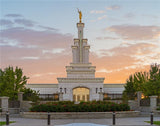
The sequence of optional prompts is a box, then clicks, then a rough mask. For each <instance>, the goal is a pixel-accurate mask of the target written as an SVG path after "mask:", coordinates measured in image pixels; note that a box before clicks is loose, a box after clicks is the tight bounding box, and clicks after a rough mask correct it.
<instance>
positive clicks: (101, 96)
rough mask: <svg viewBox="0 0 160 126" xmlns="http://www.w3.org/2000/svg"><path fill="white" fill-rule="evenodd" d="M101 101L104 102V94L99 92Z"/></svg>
mask: <svg viewBox="0 0 160 126" xmlns="http://www.w3.org/2000/svg"><path fill="white" fill-rule="evenodd" d="M99 100H100V101H103V92H99Z"/></svg>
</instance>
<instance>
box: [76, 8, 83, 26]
mask: <svg viewBox="0 0 160 126" xmlns="http://www.w3.org/2000/svg"><path fill="white" fill-rule="evenodd" d="M77 9H78V8H77ZM78 13H79V22H80V23H81V22H82V21H81V19H82V12H81V11H80V10H79V9H78Z"/></svg>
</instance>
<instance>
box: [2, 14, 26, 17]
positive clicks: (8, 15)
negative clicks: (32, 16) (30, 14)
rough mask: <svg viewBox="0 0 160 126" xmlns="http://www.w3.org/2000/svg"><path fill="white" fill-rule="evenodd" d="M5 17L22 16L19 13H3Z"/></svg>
mask: <svg viewBox="0 0 160 126" xmlns="http://www.w3.org/2000/svg"><path fill="white" fill-rule="evenodd" d="M5 16H6V17H23V16H22V15H20V14H7V15H5Z"/></svg>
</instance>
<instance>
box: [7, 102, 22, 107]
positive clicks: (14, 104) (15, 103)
mask: <svg viewBox="0 0 160 126" xmlns="http://www.w3.org/2000/svg"><path fill="white" fill-rule="evenodd" d="M19 107H20V101H9V108H19Z"/></svg>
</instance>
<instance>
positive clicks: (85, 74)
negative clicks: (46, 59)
mask: <svg viewBox="0 0 160 126" xmlns="http://www.w3.org/2000/svg"><path fill="white" fill-rule="evenodd" d="M78 12H79V18H80V21H79V23H77V29H78V35H77V38H75V39H74V43H73V45H72V46H71V48H72V62H71V63H70V65H69V66H66V73H67V77H64V78H57V80H58V84H27V87H30V88H32V89H34V90H37V91H38V90H39V91H40V94H58V97H59V100H60V101H75V102H78V101H92V100H96V101H97V100H103V99H104V97H108V96H109V95H108V94H109V93H110V94H113V93H115V94H122V92H123V90H124V84H104V79H105V78H104V77H101V78H97V77H95V72H96V67H95V66H92V63H90V62H89V49H90V45H88V39H87V38H84V37H83V29H84V26H85V24H84V23H82V21H81V18H82V13H81V11H78ZM117 96H118V95H117ZM112 97H113V96H112ZM118 97H119V96H118Z"/></svg>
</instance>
